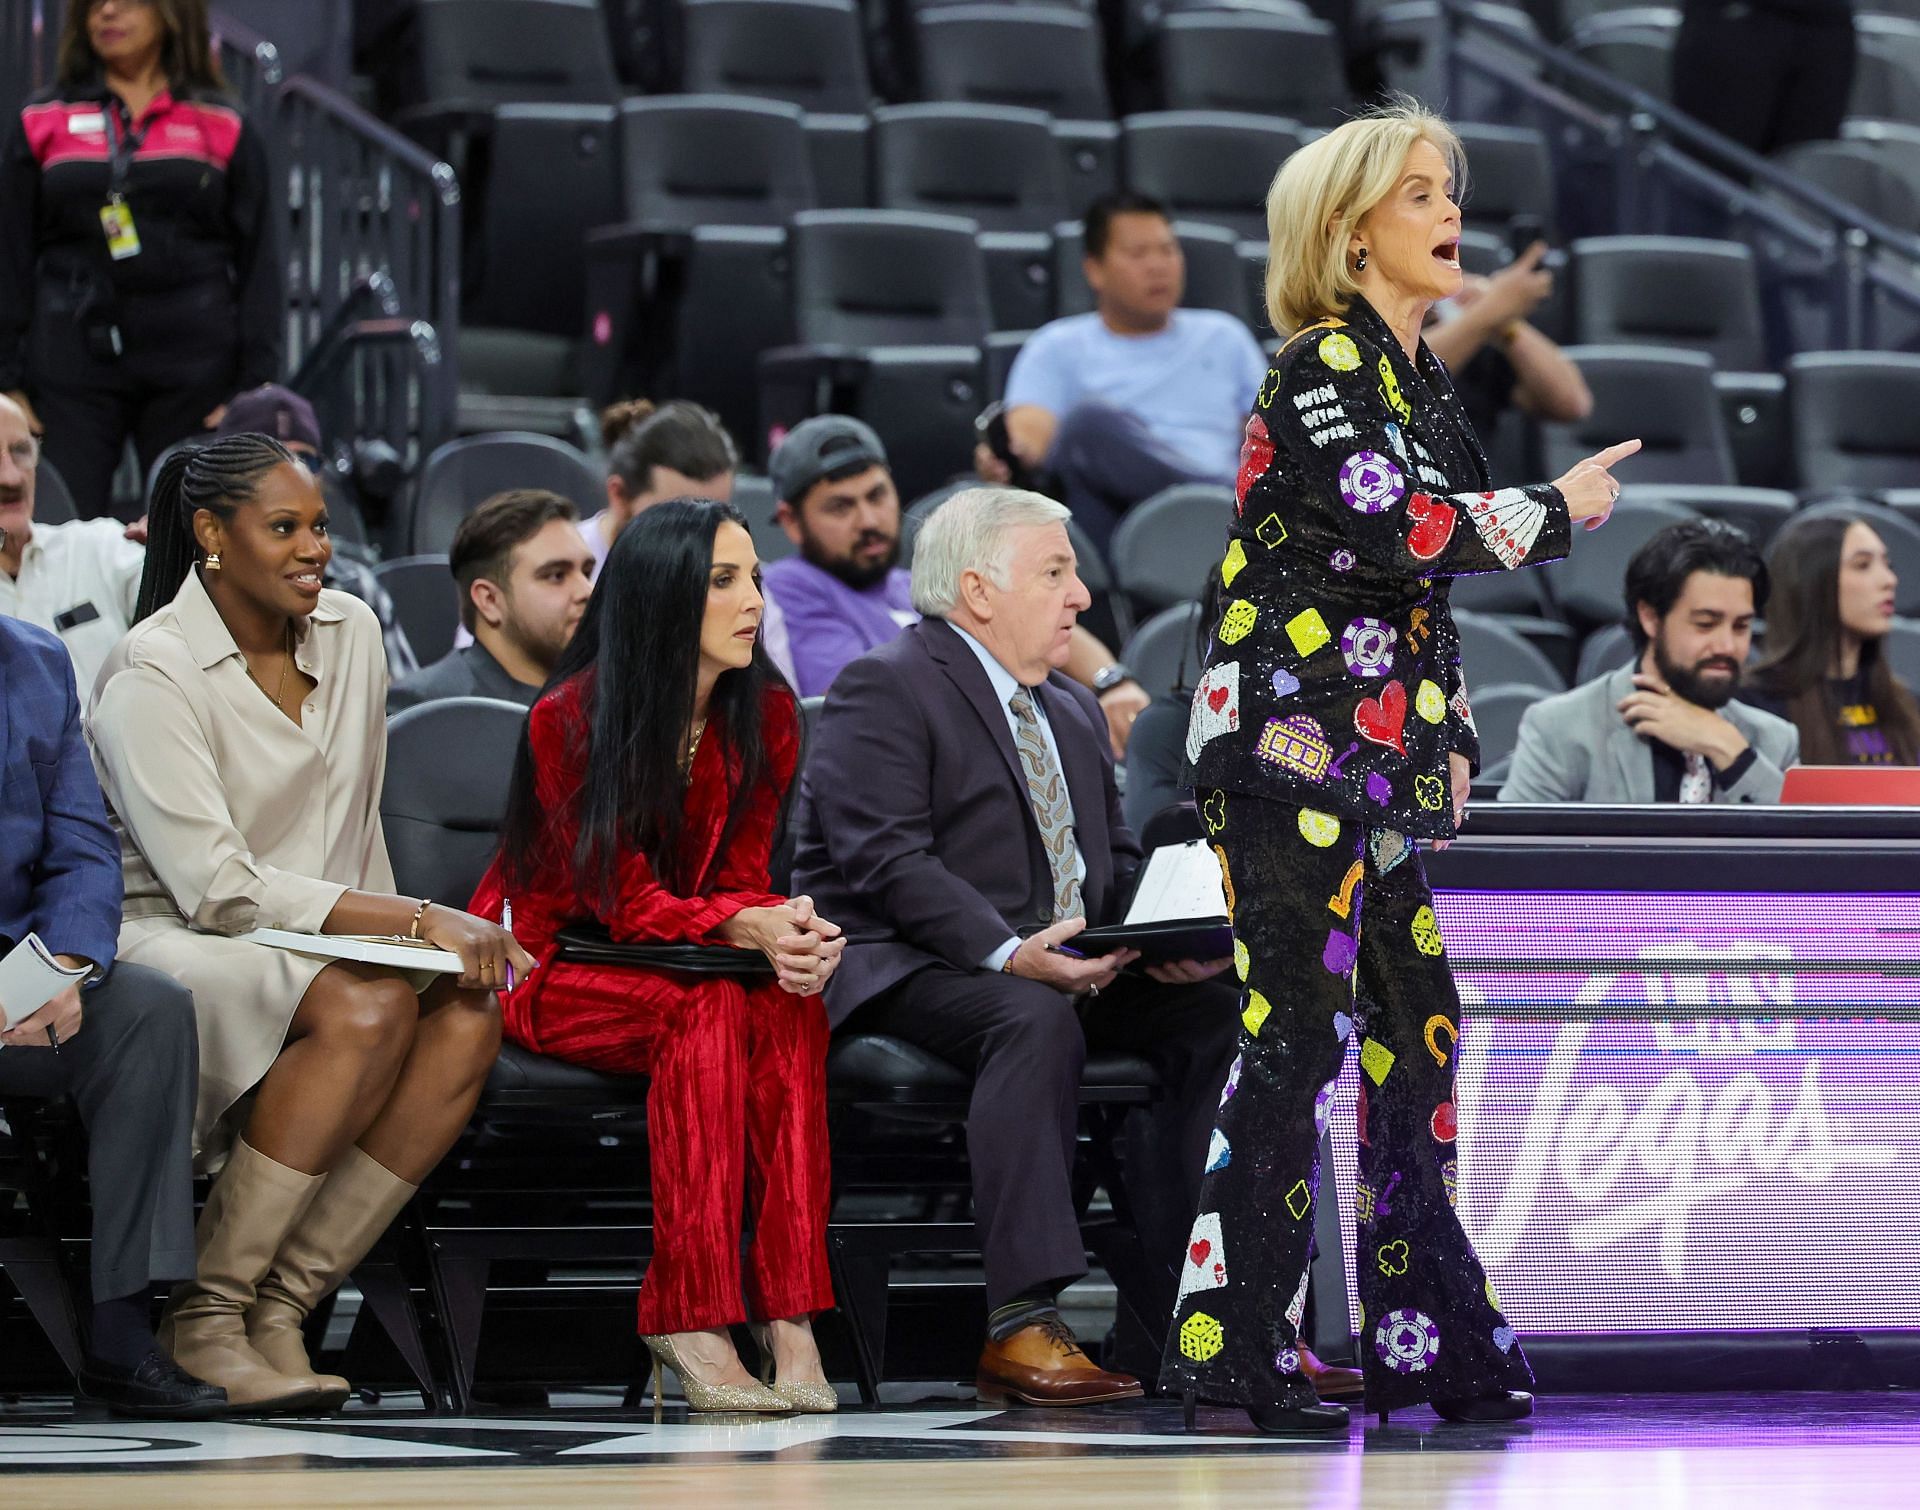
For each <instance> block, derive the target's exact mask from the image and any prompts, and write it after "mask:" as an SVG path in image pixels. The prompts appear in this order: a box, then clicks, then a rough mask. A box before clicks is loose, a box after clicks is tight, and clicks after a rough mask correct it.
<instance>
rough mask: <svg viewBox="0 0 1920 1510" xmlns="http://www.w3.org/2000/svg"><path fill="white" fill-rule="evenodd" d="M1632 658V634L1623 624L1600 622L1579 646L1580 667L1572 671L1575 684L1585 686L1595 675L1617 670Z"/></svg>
mask: <svg viewBox="0 0 1920 1510" xmlns="http://www.w3.org/2000/svg"><path fill="white" fill-rule="evenodd" d="M1632 659H1633V635H1632V634H1631V633H1629V632H1628V630H1627V626H1626V625H1624V624H1618V623H1615V624H1602V625H1601V626H1600V627H1599V628H1598V629H1596V630H1594V632H1593V633H1592V634H1590V635H1588V636H1587V638H1586V641H1585V643H1583V644H1582V645H1581V646H1580V669H1579V670H1578V671H1576V672H1575V673H1574V682H1575V685H1577V686H1585V685H1586V684H1587V683H1588V682H1590V681H1592V680H1593V679H1594V678H1595V677H1599V676H1606V675H1608V674H1609V673H1611V672H1614V671H1618V670H1619V669H1620V668H1621V667H1622V666H1624V665H1626V664H1627V663H1628V662H1629V661H1631V660H1632Z"/></svg>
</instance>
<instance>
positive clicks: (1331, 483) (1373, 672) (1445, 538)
mask: <svg viewBox="0 0 1920 1510" xmlns="http://www.w3.org/2000/svg"><path fill="white" fill-rule="evenodd" d="M1235 498H1236V503H1235V517H1234V521H1233V526H1232V529H1231V530H1230V531H1229V534H1228V540H1227V551H1226V558H1225V560H1224V561H1223V562H1222V564H1221V568H1220V577H1221V582H1222V585H1223V588H1224V590H1223V592H1222V593H1221V596H1220V604H1221V608H1220V615H1219V618H1218V620H1217V622H1216V623H1215V624H1214V626H1213V642H1212V646H1211V649H1210V651H1209V653H1208V657H1207V665H1206V671H1205V673H1204V675H1203V676H1202V677H1201V679H1200V684H1199V686H1198V687H1197V688H1196V689H1195V692H1194V698H1193V709H1192V714H1191V717H1190V720H1189V723H1188V729H1187V759H1188V761H1189V763H1190V765H1191V767H1192V772H1193V775H1194V777H1195V784H1196V785H1197V786H1198V787H1199V788H1201V789H1202V790H1203V791H1204V790H1205V789H1208V788H1225V789H1228V790H1231V791H1237V792H1247V793H1250V794H1252V795H1255V796H1261V797H1271V798H1274V799H1275V800H1278V801H1285V802H1294V803H1299V804H1300V805H1301V806H1302V807H1306V808H1311V809H1314V810H1316V811H1320V812H1326V813H1332V814H1336V815H1338V816H1341V817H1348V818H1357V819H1359V820H1361V821H1362V822H1365V823H1368V824H1378V825H1380V826H1382V827H1386V828H1393V829H1398V830H1400V831H1401V832H1403V833H1406V834H1410V835H1414V836H1418V837H1423V838H1447V837H1451V835H1452V834H1453V831H1454V824H1453V804H1452V802H1451V800H1450V796H1449V786H1450V783H1449V780H1448V768H1447V755H1448V753H1449V752H1451V751H1458V752H1459V753H1461V754H1463V755H1465V756H1466V757H1467V759H1468V760H1470V761H1472V762H1473V763H1474V765H1475V767H1476V769H1477V767H1478V763H1479V739H1478V737H1477V736H1476V734H1475V732H1474V727H1473V713H1472V710H1471V708H1470V707H1469V705H1468V701H1467V689H1466V682H1465V679H1464V677H1463V676H1462V673H1461V667H1460V639H1459V635H1458V633H1457V631H1456V630H1455V628H1454V623H1453V614H1452V611H1451V610H1450V609H1449V607H1448V601H1447V600H1448V593H1449V590H1450V579H1451V578H1453V577H1457V576H1467V575H1471V574H1474V573H1478V572H1495V571H1514V570H1517V569H1518V568H1520V567H1523V566H1533V565H1536V564H1538V563H1540V562H1544V561H1555V560H1558V559H1560V558H1561V557H1562V556H1565V555H1566V554H1567V551H1568V550H1569V548H1570V546H1571V544H1572V526H1571V522H1570V521H1569V519H1568V515H1567V504H1566V500H1565V499H1564V498H1562V497H1561V495H1560V490H1559V489H1558V488H1556V487H1554V486H1552V485H1551V484H1545V483H1543V484H1536V485H1533V486H1529V487H1523V488H1502V489H1499V490H1497V491H1494V490H1492V480H1491V478H1490V477H1489V475H1488V470H1487V458H1486V453H1485V452H1484V451H1483V450H1482V449H1481V446H1480V442H1479V440H1478V438H1477V437H1476V436H1475V435H1474V433H1473V428H1472V426H1471V425H1470V424H1469V423H1468V422H1467V417H1466V413H1465V411H1464V410H1463V409H1462V407H1461V404H1460V400H1459V398H1458V396H1457V395H1456V394H1455V393H1454V389H1453V384H1452V382H1451V381H1450V380H1449V378H1448V377H1447V372H1446V369H1445V367H1443V366H1442V365H1441V363H1440V360H1439V359H1438V358H1437V357H1435V356H1434V355H1433V353H1432V352H1431V351H1429V350H1428V349H1427V346H1426V343H1425V342H1422V343H1421V345H1420V352H1419V357H1418V360H1417V361H1415V360H1410V359H1409V358H1408V356H1407V354H1406V352H1405V350H1404V349H1403V348H1402V347H1401V345H1400V343H1399V341H1398V339H1397V338H1396V337H1395V336H1394V334H1393V333H1392V331H1391V330H1389V329H1388V327H1387V324H1386V322H1385V321H1384V320H1382V319H1381V318H1380V316H1379V314H1378V313H1377V312H1376V311H1375V310H1374V309H1373V308H1372V306H1371V305H1369V304H1367V303H1366V301H1365V300H1363V299H1356V300H1354V302H1353V305H1352V307H1351V308H1350V309H1349V310H1348V311H1347V314H1346V316H1345V318H1344V319H1328V320H1323V321H1321V322H1320V323H1318V324H1316V325H1311V326H1308V327H1306V328H1305V329H1303V330H1301V331H1299V332H1297V333H1296V334H1295V335H1294V336H1292V337H1291V338H1290V339H1289V340H1288V341H1287V342H1286V344H1285V345H1284V346H1282V347H1281V349H1280V352H1279V354H1278V356H1276V357H1275V359H1274V363H1273V367H1272V368H1271V370H1270V371H1269V372H1268V373H1267V379H1266V382H1265V383H1264V384H1262V385H1261V388H1260V394H1259V397H1258V399H1257V400H1256V401H1255V404H1254V412H1253V414H1252V416H1251V417H1250V418H1249V419H1248V421H1247V432H1246V443H1245V445H1244V446H1243V447H1242V449H1241V460H1240V476H1239V480H1238V483H1237V486H1236V489H1235Z"/></svg>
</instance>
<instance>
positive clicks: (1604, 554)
mask: <svg viewBox="0 0 1920 1510" xmlns="http://www.w3.org/2000/svg"><path fill="white" fill-rule="evenodd" d="M1621 491H1622V495H1623V496H1622V497H1621V499H1620V501H1619V502H1618V503H1617V504H1615V505H1614V509H1613V516H1612V517H1611V518H1610V519H1608V520H1607V522H1606V523H1605V524H1604V525H1603V526H1601V527H1600V528H1599V529H1597V530H1594V531H1592V532H1591V533H1588V532H1585V531H1581V532H1579V533H1578V537H1577V538H1576V539H1575V541H1574V546H1573V554H1572V555H1571V556H1569V557H1568V558H1567V559H1566V560H1564V561H1556V562H1554V563H1553V564H1552V565H1551V566H1546V567H1542V568H1541V570H1543V571H1545V572H1546V573H1547V574H1548V585H1549V587H1550V589H1551V590H1552V592H1553V596H1554V600H1555V601H1556V602H1557V603H1559V605H1560V606H1561V607H1562V608H1563V609H1565V610H1566V613H1567V616H1568V617H1569V618H1570V619H1572V620H1574V622H1575V623H1577V624H1581V625H1585V626H1588V627H1591V626H1593V625H1597V624H1610V623H1614V622H1616V621H1618V620H1619V618H1620V616H1621V615H1622V614H1623V613H1624V612H1625V611H1626V603H1625V600H1624V597H1623V594H1622V584H1623V583H1624V582H1625V581H1626V576H1627V562H1628V561H1630V560H1631V559H1632V558H1633V555H1634V552H1636V551H1638V550H1639V549H1640V547H1641V546H1643V545H1645V544H1646V543H1647V541H1649V540H1651V539H1652V538H1653V537H1654V536H1655V535H1657V534H1659V533H1660V531H1661V530H1663V529H1665V528H1667V526H1669V525H1672V524H1684V523H1686V522H1687V521H1688V520H1691V519H1698V518H1699V517H1700V516H1699V515H1698V514H1696V513H1694V511H1693V510H1692V509H1689V508H1684V507H1682V506H1681V505H1680V504H1677V503H1669V502H1666V501H1665V500H1663V499H1629V498H1627V497H1625V496H1624V494H1625V489H1624V488H1623V489H1622V490H1621Z"/></svg>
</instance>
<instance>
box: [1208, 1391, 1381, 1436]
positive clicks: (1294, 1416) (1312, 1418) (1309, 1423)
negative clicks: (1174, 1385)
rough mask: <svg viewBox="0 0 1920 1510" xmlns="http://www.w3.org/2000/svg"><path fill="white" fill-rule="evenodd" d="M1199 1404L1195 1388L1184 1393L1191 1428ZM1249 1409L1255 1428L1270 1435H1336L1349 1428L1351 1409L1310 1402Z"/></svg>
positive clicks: (1248, 1415)
mask: <svg viewBox="0 0 1920 1510" xmlns="http://www.w3.org/2000/svg"><path fill="white" fill-rule="evenodd" d="M1198 1404H1199V1397H1198V1396H1196V1395H1195V1394H1194V1392H1193V1391H1192V1390H1186V1391H1184V1392H1183V1393H1182V1394H1181V1396H1180V1418H1181V1421H1182V1423H1183V1424H1184V1425H1185V1427H1186V1429H1187V1430H1188V1431H1192V1430H1193V1429H1194V1427H1193V1413H1194V1408H1195V1406H1197V1405H1198ZM1245 1409H1246V1412H1247V1419H1248V1420H1250V1421H1252V1422H1253V1426H1254V1430H1256V1431H1259V1432H1263V1433H1265V1434H1266V1435H1268V1436H1299V1435H1301V1434H1309V1435H1311V1434H1316V1433H1319V1434H1332V1433H1335V1432H1342V1431H1345V1430H1346V1429H1347V1408H1346V1406H1344V1405H1307V1406H1302V1407H1299V1408H1297V1409H1295V1408H1289V1407H1286V1406H1280V1405H1249V1406H1247V1407H1245Z"/></svg>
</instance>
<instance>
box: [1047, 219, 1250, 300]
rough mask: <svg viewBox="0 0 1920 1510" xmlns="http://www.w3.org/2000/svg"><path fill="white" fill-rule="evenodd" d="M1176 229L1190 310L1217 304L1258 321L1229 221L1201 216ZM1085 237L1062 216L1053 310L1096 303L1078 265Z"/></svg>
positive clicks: (1056, 236) (1056, 241) (1057, 228)
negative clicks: (1210, 220)
mask: <svg viewBox="0 0 1920 1510" xmlns="http://www.w3.org/2000/svg"><path fill="white" fill-rule="evenodd" d="M1173 230H1174V234H1175V235H1176V236H1178V237H1179V238H1180V251H1181V254H1182V256H1183V258H1184V259H1185V261H1186V265H1187V287H1186V293H1185V294H1184V295H1183V296H1182V298H1181V300H1180V302H1181V303H1182V304H1183V305H1185V306H1186V307H1187V308H1188V309H1219V310H1224V311H1225V312H1226V313H1228V314H1230V315H1233V316H1235V317H1236V318H1238V319H1240V320H1243V321H1245V322H1246V323H1247V324H1249V325H1251V324H1253V323H1254V320H1253V316H1254V308H1253V298H1252V290H1251V289H1250V288H1249V286H1248V283H1247V278H1246V275H1245V269H1244V267H1243V266H1242V263H1241V261H1240V253H1239V245H1240V239H1239V238H1238V237H1237V236H1235V235H1234V234H1233V232H1232V231H1230V230H1228V229H1227V228H1226V227H1225V226H1219V225H1207V224H1204V223H1202V222H1201V221H1198V220H1177V221H1175V222H1174V225H1173ZM1085 257H1086V242H1085V240H1084V238H1083V237H1082V235H1081V228H1080V223H1079V222H1078V221H1062V222H1061V223H1060V224H1059V225H1057V226H1055V227H1054V231H1053V285H1054V312H1055V314H1057V315H1080V314H1085V313H1087V312H1088V311H1089V310H1091V309H1092V308H1093V307H1094V303H1093V290H1092V289H1091V288H1089V287H1088V286H1087V280H1086V275H1085V274H1084V273H1083V272H1082V271H1081V268H1080V264H1081V263H1082V262H1083V261H1084V260H1085Z"/></svg>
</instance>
